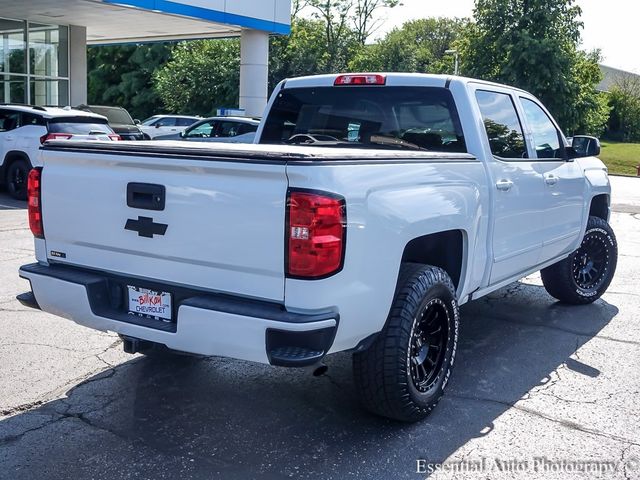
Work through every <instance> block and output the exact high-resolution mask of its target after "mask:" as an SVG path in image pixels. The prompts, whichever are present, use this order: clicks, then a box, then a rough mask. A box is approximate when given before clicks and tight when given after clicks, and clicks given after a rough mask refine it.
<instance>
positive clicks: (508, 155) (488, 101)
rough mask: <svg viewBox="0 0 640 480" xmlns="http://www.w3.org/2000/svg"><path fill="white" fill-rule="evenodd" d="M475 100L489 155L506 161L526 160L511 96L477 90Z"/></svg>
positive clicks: (518, 121) (525, 148)
mask: <svg viewBox="0 0 640 480" xmlns="http://www.w3.org/2000/svg"><path fill="white" fill-rule="evenodd" d="M476 99H477V101H478V106H479V107H480V112H481V114H482V120H483V122H484V128H485V130H486V132H487V137H488V139H489V145H490V146H491V153H492V154H493V155H494V156H496V157H499V158H502V159H506V160H509V159H513V160H521V159H524V158H528V156H529V155H528V153H527V144H526V142H525V140H524V131H523V129H522V124H521V123H520V119H519V117H518V113H517V111H516V107H515V105H514V103H513V99H512V98H511V95H508V94H506V93H499V92H490V91H487V90H478V91H476Z"/></svg>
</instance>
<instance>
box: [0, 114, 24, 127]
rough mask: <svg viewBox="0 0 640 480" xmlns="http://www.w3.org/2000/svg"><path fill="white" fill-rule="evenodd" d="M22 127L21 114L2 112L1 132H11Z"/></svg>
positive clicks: (0, 115)
mask: <svg viewBox="0 0 640 480" xmlns="http://www.w3.org/2000/svg"><path fill="white" fill-rule="evenodd" d="M19 126H20V112H13V111H11V110H0V132H9V131H11V130H14V129H16V128H18V127H19Z"/></svg>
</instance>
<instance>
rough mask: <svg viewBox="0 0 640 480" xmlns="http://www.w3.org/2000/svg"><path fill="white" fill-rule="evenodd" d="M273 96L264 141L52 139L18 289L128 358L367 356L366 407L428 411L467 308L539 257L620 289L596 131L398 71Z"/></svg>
mask: <svg viewBox="0 0 640 480" xmlns="http://www.w3.org/2000/svg"><path fill="white" fill-rule="evenodd" d="M274 92H275V93H274V94H273V96H272V98H271V100H270V103H269V107H268V109H267V112H268V114H267V116H266V118H265V119H264V121H263V122H262V124H261V125H260V127H259V130H258V132H257V137H256V140H257V142H258V143H259V144H258V145H230V144H206V143H188V142H170V143H169V142H146V143H145V142H134V143H131V144H126V143H125V142H118V143H111V144H108V143H105V142H102V143H100V144H97V143H93V144H92V143H89V142H86V143H83V144H81V145H80V144H78V145H73V146H72V145H71V144H69V143H66V144H65V143H63V142H56V143H51V144H46V145H45V146H44V147H43V150H44V151H43V159H44V166H43V168H42V169H41V170H39V169H36V170H34V171H33V172H32V175H31V177H30V180H31V182H30V187H31V188H30V198H33V202H32V203H30V204H29V205H30V210H29V218H30V225H31V229H32V231H33V234H34V236H35V251H36V259H37V263H33V264H31V265H25V266H23V267H22V268H21V269H20V275H21V276H22V277H23V278H25V279H28V280H29V282H30V285H31V289H32V291H30V292H28V293H25V294H22V295H20V296H19V297H18V299H19V300H20V301H21V302H23V304H25V305H28V306H32V307H34V308H41V309H42V310H44V311H46V312H49V313H52V314H54V315H58V316H61V317H64V318H68V319H71V320H73V321H75V322H77V323H79V324H81V325H86V326H88V327H90V328H94V329H98V330H109V331H113V332H117V333H118V334H120V335H121V337H122V339H123V341H124V342H123V343H124V347H125V351H128V352H137V351H141V352H143V353H145V352H153V351H154V349H156V348H157V347H158V346H159V345H160V346H166V347H168V348H169V349H172V350H176V351H183V352H190V353H194V354H201V355H220V356H225V357H233V358H238V359H243V360H250V361H255V362H262V363H265V364H271V365H278V366H288V367H302V366H314V365H318V364H319V362H321V361H322V359H323V358H324V357H325V355H327V354H331V353H334V352H341V351H350V352H352V353H353V370H354V375H355V383H356V387H357V391H358V392H359V393H360V396H361V399H362V403H363V404H364V406H365V407H366V408H368V409H369V410H371V411H372V412H375V413H377V414H379V415H384V416H387V417H390V418H394V419H397V420H402V421H415V420H419V419H421V418H424V417H425V416H426V415H427V414H429V413H430V412H431V411H432V409H433V408H434V407H435V405H436V404H437V402H438V401H439V399H440V398H441V397H442V395H443V392H444V389H445V387H446V386H447V384H448V382H449V379H450V375H451V370H452V366H453V364H454V359H455V355H456V348H457V345H458V333H459V316H460V313H459V310H458V306H459V305H461V304H464V303H466V302H469V301H472V300H476V299H478V298H480V297H482V296H484V295H486V294H488V293H489V292H492V291H494V290H496V289H499V288H501V287H503V286H505V285H507V284H509V283H511V282H514V281H516V280H519V279H521V278H522V277H524V276H526V275H529V274H530V273H532V272H535V271H538V270H542V280H543V282H544V286H545V288H546V289H547V291H548V292H549V293H550V294H551V295H552V296H553V297H555V298H557V299H558V300H560V301H562V302H565V303H570V304H577V305H586V304H589V303H591V302H594V301H595V300H597V299H598V298H600V296H601V295H602V294H603V293H604V292H605V290H606V289H607V287H608V286H609V284H610V282H611V280H612V278H613V275H614V272H615V270H616V263H617V255H618V250H617V244H616V238H615V235H614V233H613V231H612V229H611V227H610V226H609V223H608V219H609V212H610V208H609V205H610V198H611V197H610V196H611V188H610V184H609V178H608V176H607V169H606V167H605V165H604V164H603V163H602V162H601V161H600V160H599V159H598V158H596V155H598V153H599V150H600V148H599V144H598V142H597V140H596V139H594V138H591V137H579V136H576V137H574V138H573V144H572V145H569V144H568V143H567V142H566V139H565V137H564V135H563V134H562V131H561V130H560V129H559V128H558V125H557V124H556V122H555V121H554V120H553V118H552V116H551V115H550V114H549V112H548V111H547V110H546V109H545V108H544V106H543V105H542V104H541V103H540V102H539V101H538V100H537V99H536V98H535V97H533V96H532V95H530V94H529V93H527V92H524V91H522V90H518V89H515V88H510V87H507V86H504V85H498V84H494V83H488V82H483V81H479V80H472V79H465V78H459V77H446V76H437V75H419V74H401V73H393V74H387V75H380V74H368V75H362V74H358V75H324V76H317V77H307V78H298V79H289V80H287V81H286V82H283V83H281V84H280V85H279V86H278V87H277V88H276V89H275V91H274ZM292 144H295V145H292ZM87 178H97V179H100V180H99V181H95V182H86V181H85V180H86V179H87ZM596 312H597V310H596ZM523 315H526V312H523ZM490 350H491V349H488V350H487V351H490ZM512 367H513V366H512Z"/></svg>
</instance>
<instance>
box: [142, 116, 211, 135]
mask: <svg viewBox="0 0 640 480" xmlns="http://www.w3.org/2000/svg"><path fill="white" fill-rule="evenodd" d="M198 120H201V118H200V117H191V116H187V115H154V116H153V117H149V118H147V119H146V120H145V121H143V122H142V123H141V124H140V125H138V127H139V128H140V130H142V131H143V132H144V133H145V134H146V135H148V136H149V138H151V139H154V138H156V137H158V136H161V135H172V134H179V133H180V132H183V131H184V130H185V129H186V128H187V127H189V126H190V125H193V124H194V123H195V122H197V121H198Z"/></svg>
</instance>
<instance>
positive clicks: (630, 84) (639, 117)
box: [607, 75, 640, 142]
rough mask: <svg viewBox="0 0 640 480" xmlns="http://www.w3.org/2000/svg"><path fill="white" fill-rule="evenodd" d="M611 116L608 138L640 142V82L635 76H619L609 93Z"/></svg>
mask: <svg viewBox="0 0 640 480" xmlns="http://www.w3.org/2000/svg"><path fill="white" fill-rule="evenodd" d="M609 105H610V107H611V116H610V117H609V123H608V125H607V136H608V137H610V138H612V139H613V140H621V141H624V142H639V141H640V80H638V78H637V77H636V76H634V75H621V76H619V77H618V78H617V79H616V80H615V82H614V84H613V86H612V87H611V90H610V92H609Z"/></svg>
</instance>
